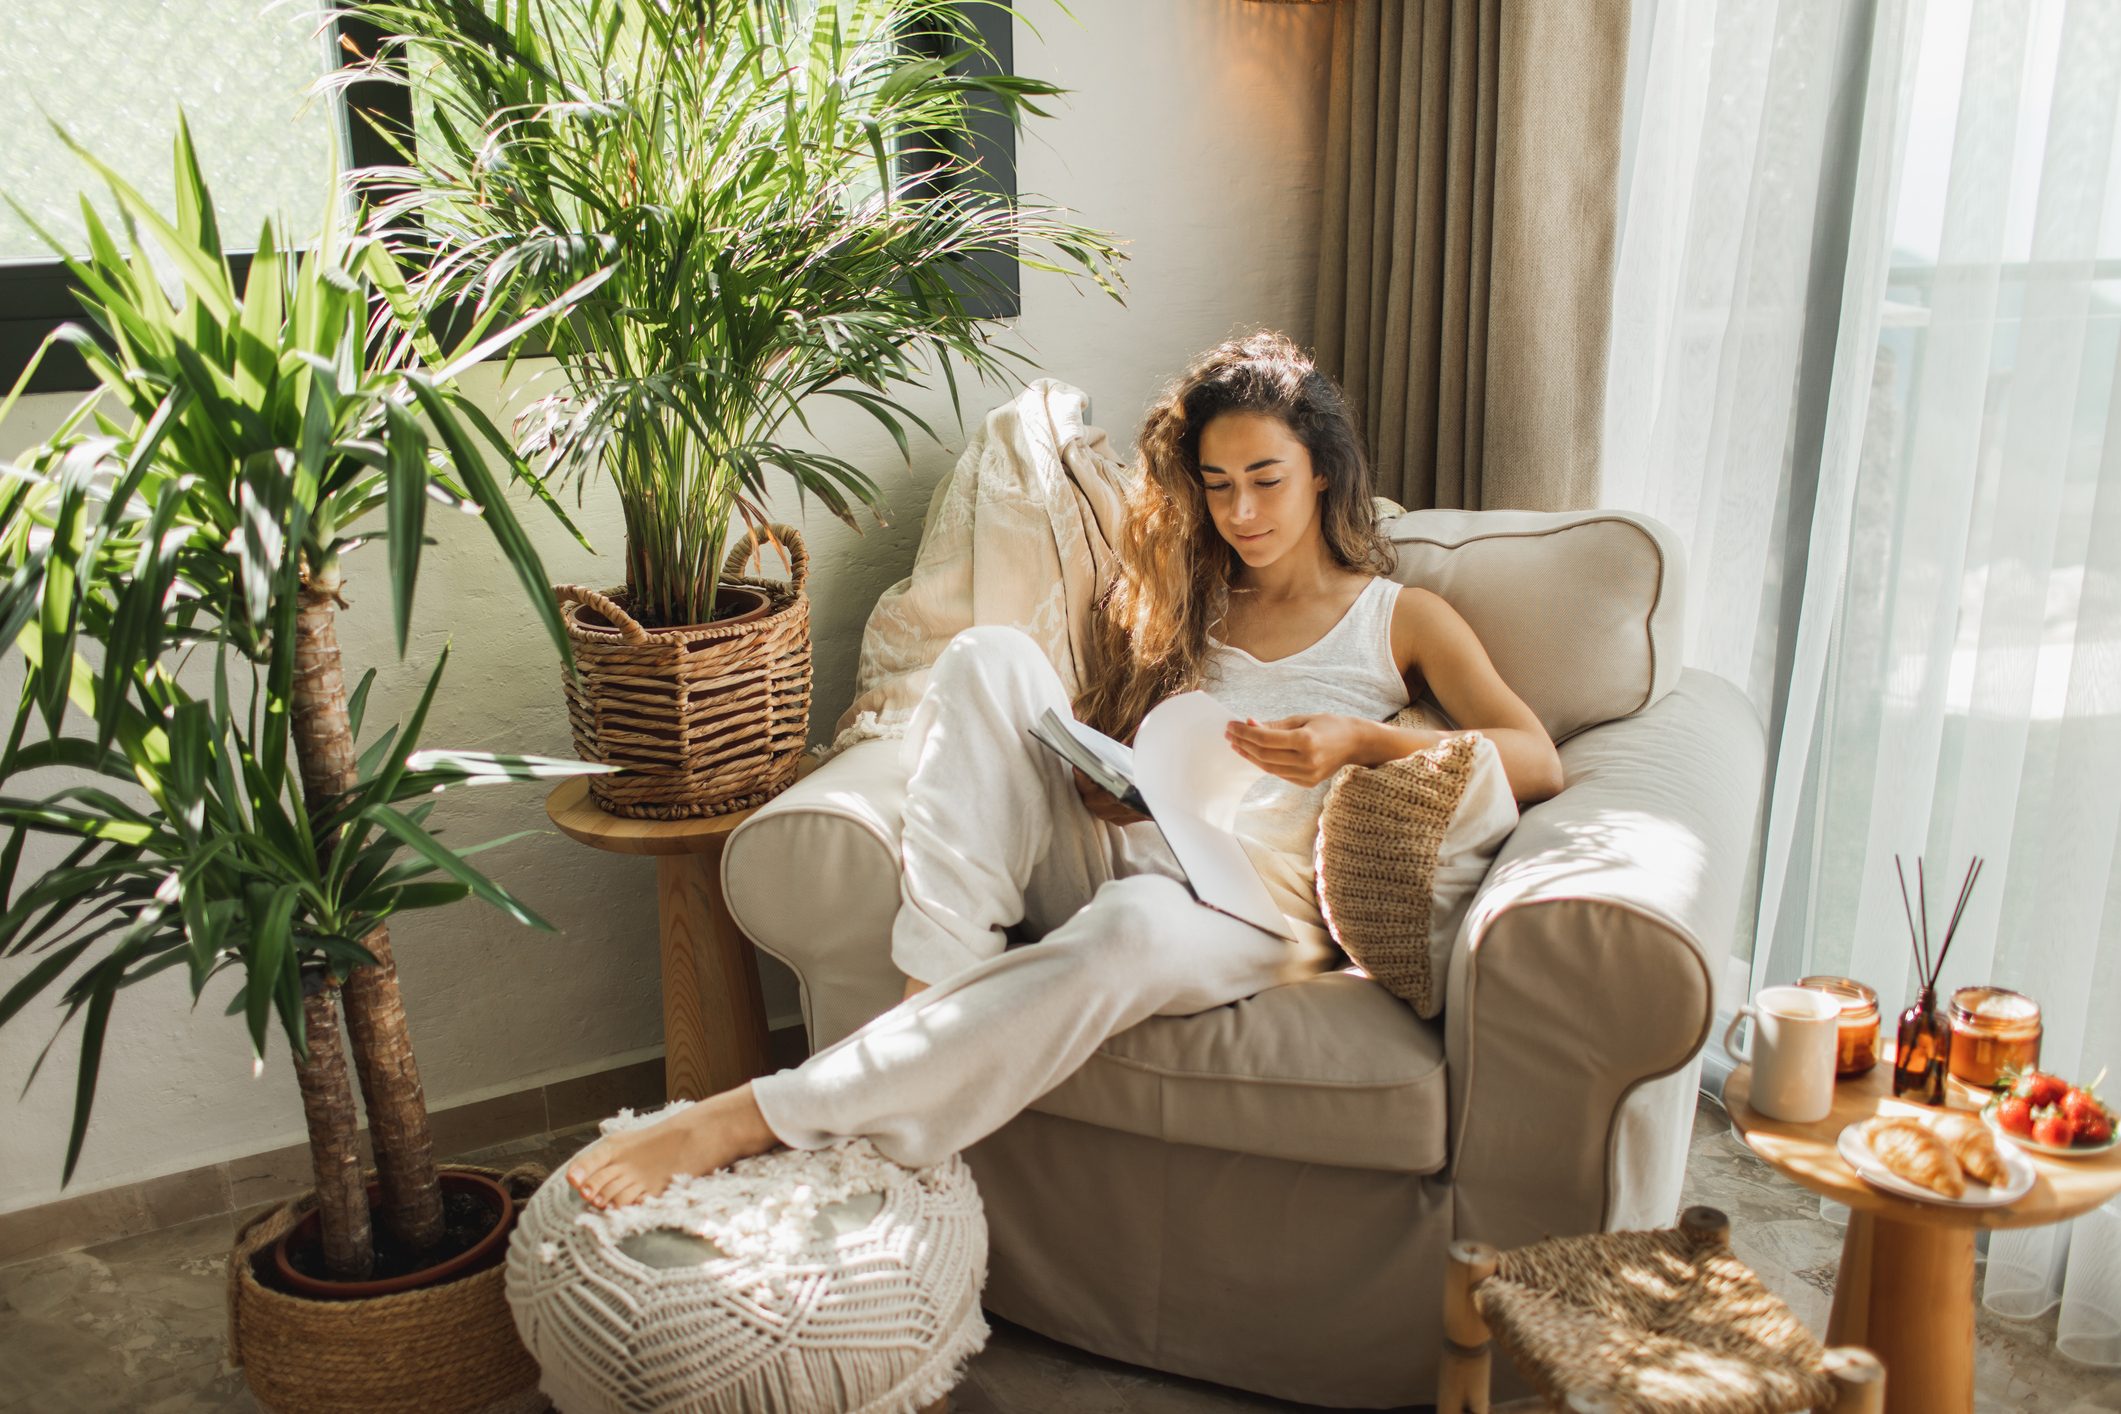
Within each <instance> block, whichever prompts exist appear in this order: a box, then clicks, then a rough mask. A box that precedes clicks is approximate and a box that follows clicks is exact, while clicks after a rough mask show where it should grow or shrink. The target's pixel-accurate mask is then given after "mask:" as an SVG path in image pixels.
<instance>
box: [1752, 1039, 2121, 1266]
mask: <svg viewBox="0 0 2121 1414" xmlns="http://www.w3.org/2000/svg"><path fill="white" fill-rule="evenodd" d="M1752 1097H1753V1068H1752V1067H1751V1066H1750V1065H1741V1066H1739V1067H1738V1068H1737V1069H1736V1070H1734V1071H1732V1072H1731V1078H1730V1079H1728V1080H1726V1081H1724V1082H1723V1107H1724V1109H1725V1110H1727V1111H1729V1113H1730V1116H1731V1127H1732V1128H1734V1129H1736V1130H1737V1131H1738V1133H1739V1135H1740V1136H1742V1137H1743V1138H1744V1140H1745V1142H1746V1144H1747V1145H1748V1146H1750V1147H1751V1148H1752V1150H1753V1152H1754V1153H1756V1154H1758V1155H1760V1157H1761V1158H1763V1159H1766V1160H1767V1161H1768V1163H1769V1164H1771V1165H1773V1166H1774V1167H1775V1169H1777V1170H1778V1171H1779V1172H1781V1173H1783V1174H1786V1175H1788V1176H1789V1177H1790V1178H1793V1179H1795V1180H1797V1182H1799V1183H1801V1184H1803V1185H1804V1186H1805V1187H1806V1188H1809V1189H1811V1190H1812V1191H1813V1192H1814V1193H1817V1194H1820V1195H1821V1196H1822V1197H1827V1198H1831V1199H1833V1200H1834V1201H1835V1202H1837V1203H1846V1204H1847V1205H1848V1206H1849V1207H1851V1208H1854V1209H1856V1210H1857V1211H1859V1212H1867V1213H1876V1214H1878V1215H1879V1216H1880V1217H1884V1218H1890V1219H1892V1220H1893V1221H1896V1222H1906V1223H1921V1224H1924V1225H1927V1226H1930V1227H2044V1226H2046V1225H2047V1224H2049V1223H2058V1222H2062V1221H2063V1220H2065V1219H2067V1218H2073V1217H2075V1216H2077V1215H2078V1214H2079V1213H2084V1212H2089V1211H2091V1210H2092V1209H2093V1208H2096V1207H2098V1206H2099V1205H2100V1204H2101V1203H2104V1202H2105V1201H2106V1200H2107V1199H2109V1198H2111V1197H2113V1196H2114V1195H2115V1194H2116V1193H2121V1148H2114V1149H2108V1150H2107V1151H2106V1152H2104V1153H2102V1154H2092V1155H2087V1156H2085V1157H2084V1158H2081V1159H2051V1158H2048V1157H2047V1156H2046V1155H2044V1154H2036V1153H2034V1152H2033V1151H2032V1150H2031V1149H2024V1150H2023V1153H2024V1154H2025V1157H2026V1158H2028V1159H2030V1160H2032V1164H2033V1173H2034V1178H2033V1186H2032V1189H2031V1191H2029V1192H2028V1193H2027V1194H2026V1195H2025V1196H2024V1197H2023V1198H2020V1199H2019V1200H2018V1201H2017V1202H2015V1203H2013V1204H2011V1205H2010V1206H2009V1207H2007V1208H1956V1207H1950V1206H1947V1205H1946V1204H1943V1203H1924V1202H1920V1201H1918V1200H1916V1199H1913V1198H1902V1197H1900V1196H1898V1195H1897V1194H1892V1193H1886V1192H1883V1191H1881V1190H1879V1189H1876V1188H1873V1187H1871V1186H1870V1185H1869V1184H1868V1183H1865V1182H1864V1181H1863V1180H1862V1179H1861V1178H1859V1177H1857V1176H1856V1171H1855V1170H1854V1169H1852V1168H1850V1167H1849V1166H1848V1165H1847V1164H1846V1163H1843V1162H1842V1159H1841V1155H1840V1153H1839V1152H1838V1151H1837V1150H1836V1148H1835V1145H1836V1143H1837V1142H1838V1141H1839V1140H1840V1138H1841V1131H1842V1130H1843V1129H1846V1128H1847V1127H1848V1126H1849V1125H1852V1124H1856V1123H1858V1122H1860V1121H1863V1120H1868V1119H1875V1118H1877V1117H1878V1116H1880V1115H1916V1116H1921V1115H1928V1114H1936V1113H1938V1111H1936V1110H1933V1109H1931V1108H1930V1107H1929V1106H1927V1105H1917V1104H1911V1103H1909V1102H1908V1101H1906V1100H1896V1099H1894V1098H1893V1064H1892V1060H1891V1058H1890V1057H1888V1056H1881V1057H1880V1058H1879V1061H1878V1064H1877V1065H1876V1066H1874V1067H1872V1069H1871V1072H1870V1074H1868V1075H1860V1076H1857V1077H1855V1078H1854V1079H1852V1080H1842V1081H1838V1082H1836V1084H1835V1086H1834V1108H1833V1110H1832V1111H1831V1112H1830V1113H1829V1114H1828V1115H1827V1117H1826V1118H1825V1119H1822V1120H1820V1121H1818V1122H1817V1123H1816V1124H1789V1123H1787V1122H1785V1121H1783V1120H1779V1119H1769V1118H1768V1117H1767V1116H1766V1115H1764V1114H1761V1113H1759V1112H1758V1111H1756V1110H1755V1109H1754V1108H1753V1107H1752V1103H1751V1101H1752ZM1983 1102H1984V1097H1983V1096H1982V1095H1981V1094H1980V1093H1979V1092H1969V1091H1967V1090H1964V1089H1962V1088H1960V1086H1959V1082H1958V1081H1956V1080H1955V1081H1951V1082H1949V1083H1948V1085H1947V1087H1946V1101H1945V1106H1946V1108H1947V1109H1952V1110H1964V1111H1966V1112H1968V1113H1975V1112H1978V1111H1979V1110H1980V1108H1981V1105H1982V1103H1983Z"/></svg>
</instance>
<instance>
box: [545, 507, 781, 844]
mask: <svg viewBox="0 0 2121 1414" xmlns="http://www.w3.org/2000/svg"><path fill="white" fill-rule="evenodd" d="M771 534H772V537H773V539H775V540H778V541H779V542H781V544H782V545H783V546H784V547H785V549H786V551H787V557H788V563H789V578H788V579H787V580H786V581H780V580H770V579H753V578H747V577H744V576H743V575H742V574H741V573H740V571H741V570H742V569H743V568H744V566H745V565H746V564H747V563H748V562H749V560H750V558H751V556H752V554H753V553H754V551H755V548H756V546H755V542H754V540H753V538H752V536H750V535H749V534H747V535H745V536H744V538H743V539H742V540H740V541H738V542H737V543H736V545H734V546H733V547H732V548H731V549H730V552H729V558H728V561H727V563H726V564H725V565H724V567H723V570H722V579H721V582H722V583H723V584H724V585H742V586H744V587H747V588H751V589H756V590H759V591H760V592H762V593H763V594H765V595H766V597H767V601H768V607H767V610H766V613H765V615H764V616H763V617H760V618H757V619H753V620H750V621H749V622H746V623H718V624H694V625H688V626H684V627H680V628H671V629H651V628H647V627H645V626H643V625H642V624H641V623H639V622H638V621H636V620H635V619H634V618H633V616H632V614H631V613H630V612H628V608H629V606H628V602H627V597H626V594H625V592H624V591H622V590H617V589H614V590H610V591H608V592H604V593H600V592H598V591H596V590H593V589H585V588H583V587H582V586H580V585H574V584H563V585H558V586H556V587H555V588H554V590H553V593H554V594H555V595H556V596H557V597H558V598H559V601H560V614H561V617H562V618H563V619H564V620H565V622H566V624H567V632H568V636H569V637H570V638H571V639H572V640H573V644H574V660H575V671H574V672H573V673H566V672H563V673H562V675H561V676H562V685H563V687H564V688H565V690H566V694H567V719H568V725H569V726H570V727H571V728H572V729H573V732H574V747H575V752H576V754H578V755H579V756H581V758H582V759H583V760H585V761H594V762H597V763H599V764H601V765H606V766H619V767H623V768H624V771H623V772H622V773H621V774H616V775H602V776H591V777H590V778H589V793H590V795H591V796H592V797H593V798H594V799H595V801H596V803H597V805H598V806H599V807H601V808H602V809H603V810H605V811H606V812H608V813H610V814H613V815H621V816H628V817H631V818H634V819H643V820H682V819H689V818H692V817H694V816H700V815H724V814H728V813H730V812H732V811H737V810H749V809H751V808H752V807H753V806H756V805H763V804H764V803H765V802H766V801H768V800H771V799H772V798H773V797H774V796H776V795H779V794H780V793H781V792H782V791H784V790H786V789H787V788H788V787H789V786H791V785H793V784H794V783H795V777H796V767H797V766H798V764H800V762H801V761H802V756H803V749H804V744H805V742H806V740H807V738H808V736H809V731H810V599H809V596H808V595H806V594H805V593H804V592H803V585H804V583H805V581H807V580H808V579H809V577H810V556H809V553H808V551H806V550H805V549H804V548H803V537H802V533H801V532H800V531H798V530H797V529H795V527H793V526H788V525H775V526H773V527H771Z"/></svg>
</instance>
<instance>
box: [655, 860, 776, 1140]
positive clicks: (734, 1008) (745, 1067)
mask: <svg viewBox="0 0 2121 1414" xmlns="http://www.w3.org/2000/svg"><path fill="white" fill-rule="evenodd" d="M718 844H719V842H717V847H715V848H712V849H708V850H703V851H701V852H700V853H697V854H666V855H662V856H660V857H658V858H657V860H656V866H655V879H656V901H657V911H658V913H659V914H660V915H661V924H662V931H663V1085H664V1091H665V1093H666V1094H667V1096H668V1097H669V1098H670V1099H673V1100H698V1099H703V1098H705V1097H706V1096H708V1095H712V1094H717V1093H719V1092H721V1091H723V1090H727V1089H729V1088H731V1087H732V1086H737V1085H741V1084H743V1083H744V1082H745V1081H747V1080H750V1079H752V1078H754V1077H756V1076H760V1075H764V1074H765V1073H766V1071H767V1069H768V1066H767V1062H766V1003H765V999H764V998H763V997H762V996H761V995H760V993H759V964H758V957H757V955H756V954H755V953H753V952H752V950H751V944H750V943H749V942H747V941H746V940H745V938H744V935H743V934H742V933H740V932H738V931H737V926H736V920H735V919H733V918H731V917H730V916H729V908H728V906H727V905H726V904H725V903H723V901H722V872H721V870H722V858H721V850H720V848H719V847H718Z"/></svg>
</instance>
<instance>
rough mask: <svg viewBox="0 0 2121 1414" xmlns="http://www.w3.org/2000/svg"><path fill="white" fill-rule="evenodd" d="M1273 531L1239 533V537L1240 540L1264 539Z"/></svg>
mask: <svg viewBox="0 0 2121 1414" xmlns="http://www.w3.org/2000/svg"><path fill="white" fill-rule="evenodd" d="M1273 533H1274V532H1273V531H1271V530H1262V531H1261V532H1259V534H1257V535H1239V536H1238V537H1237V538H1238V539H1240V540H1264V539H1266V538H1267V537H1268V536H1269V535H1272V534H1273Z"/></svg>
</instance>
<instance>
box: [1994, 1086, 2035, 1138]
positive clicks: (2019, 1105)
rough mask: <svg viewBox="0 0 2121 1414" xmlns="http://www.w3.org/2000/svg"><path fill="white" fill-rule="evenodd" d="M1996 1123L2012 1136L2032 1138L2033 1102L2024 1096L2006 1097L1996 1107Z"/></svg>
mask: <svg viewBox="0 0 2121 1414" xmlns="http://www.w3.org/2000/svg"><path fill="white" fill-rule="evenodd" d="M1996 1123H1998V1124H2000V1125H2002V1126H2003V1128H2004V1129H2005V1130H2006V1131H2007V1132H2009V1133H2011V1134H2021V1135H2024V1136H2026V1137H2027V1138H2030V1137H2032V1132H2033V1102H2032V1101H2031V1100H2028V1099H2026V1098H2025V1097H2024V1096H2023V1095H2006V1096H2004V1097H2003V1099H2002V1100H2001V1101H1999V1102H1998V1103H1997V1105H1996Z"/></svg>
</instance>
